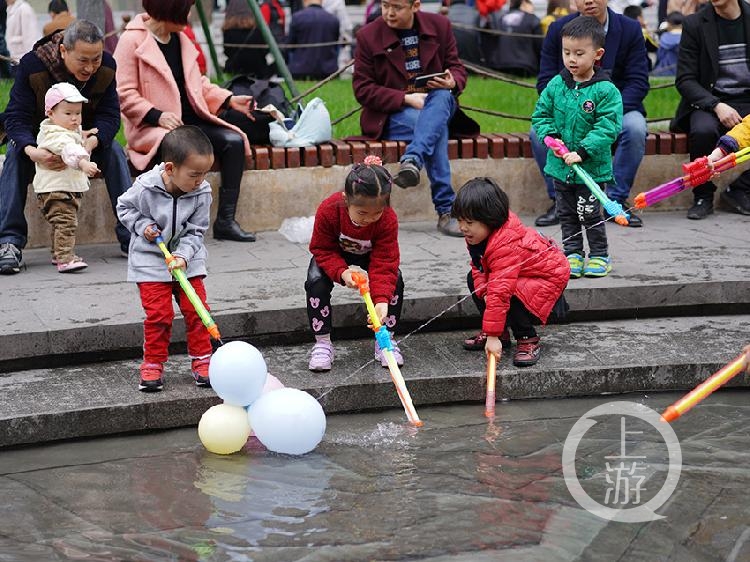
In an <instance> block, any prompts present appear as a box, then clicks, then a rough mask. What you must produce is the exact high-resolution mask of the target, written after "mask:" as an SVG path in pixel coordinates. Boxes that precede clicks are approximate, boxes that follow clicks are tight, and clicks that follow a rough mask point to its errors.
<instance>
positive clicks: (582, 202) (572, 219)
mask: <svg viewBox="0 0 750 562" xmlns="http://www.w3.org/2000/svg"><path fill="white" fill-rule="evenodd" d="M554 183H555V200H556V201H557V216H558V217H559V218H560V230H561V231H562V238H563V252H565V255H566V256H569V255H570V254H581V255H582V256H584V255H585V253H584V251H583V235H582V233H581V230H582V229H583V228H585V229H586V239H587V240H588V241H589V256H601V257H607V256H609V248H608V245H607V230H606V226H604V223H603V222H601V220H602V205H601V203H600V202H599V200H598V199H597V198H596V197H594V194H593V193H591V191H590V190H589V188H588V187H586V186H585V185H581V184H574V183H563V182H560V181H557V180H555V182H554ZM602 191H603V190H602ZM597 223H600V224H597ZM595 225H596V226H595Z"/></svg>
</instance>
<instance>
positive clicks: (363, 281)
mask: <svg viewBox="0 0 750 562" xmlns="http://www.w3.org/2000/svg"><path fill="white" fill-rule="evenodd" d="M352 281H354V282H355V283H356V284H357V286H358V287H359V294H360V295H362V299H363V300H364V301H365V306H366V307H367V313H368V314H369V315H370V323H371V324H372V329H373V331H374V332H375V340H376V341H377V342H378V345H379V346H380V349H381V350H382V351H383V354H384V355H385V358H386V360H387V361H388V370H389V371H390V372H391V379H392V380H393V384H394V385H395V386H396V392H397V393H398V397H399V399H400V400H401V405H402V406H403V407H404V410H405V411H406V417H407V418H408V419H409V422H410V423H411V424H412V425H414V426H416V427H421V426H422V425H424V424H423V422H422V421H421V420H420V419H419V415H417V410H416V409H415V408H414V404H413V403H412V401H411V396H410V395H409V390H408V389H407V388H406V382H405V381H404V377H403V375H402V374H401V369H399V368H398V364H397V363H396V358H395V357H394V356H393V341H392V340H391V334H390V332H389V331H388V328H386V327H385V326H383V325H382V324H381V323H380V318H378V314H377V312H375V304H373V302H372V297H371V296H370V285H369V283H368V280H367V275H366V274H365V273H361V272H359V271H353V272H352Z"/></svg>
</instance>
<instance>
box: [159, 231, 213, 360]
mask: <svg viewBox="0 0 750 562" xmlns="http://www.w3.org/2000/svg"><path fill="white" fill-rule="evenodd" d="M155 242H156V244H157V245H158V246H159V249H160V250H161V251H162V253H163V254H164V261H166V262H167V265H171V264H172V262H173V261H174V256H173V255H172V253H171V252H170V251H169V249H168V248H167V245H166V244H165V243H164V238H162V237H161V234H160V235H159V236H157V237H156V240H155ZM172 277H174V278H175V279H176V280H177V282H178V283H179V284H180V287H182V290H183V291H185V296H186V297H187V298H188V300H189V301H190V304H192V305H193V308H194V309H195V312H196V313H197V314H198V316H199V317H200V319H201V322H203V325H204V326H205V327H206V330H208V333H209V334H210V335H211V337H212V338H213V339H215V340H216V341H218V342H219V344H220V345H224V342H222V341H221V334H220V333H219V327H218V326H217V325H216V322H214V319H213V318H211V315H210V314H209V313H208V310H206V307H205V306H203V303H202V302H201V299H200V297H199V296H198V294H197V293H196V292H195V289H193V286H192V285H191V284H190V281H188V278H187V276H186V275H185V271H184V270H183V269H181V268H179V267H176V268H174V269H173V270H172Z"/></svg>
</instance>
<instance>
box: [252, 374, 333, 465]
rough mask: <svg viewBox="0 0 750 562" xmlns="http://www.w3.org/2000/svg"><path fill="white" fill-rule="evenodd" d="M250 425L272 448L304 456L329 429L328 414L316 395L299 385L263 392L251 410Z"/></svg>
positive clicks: (262, 441) (264, 443) (267, 446)
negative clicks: (303, 389)
mask: <svg viewBox="0 0 750 562" xmlns="http://www.w3.org/2000/svg"><path fill="white" fill-rule="evenodd" d="M248 417H249V418H250V426H251V427H252V428H253V431H254V432H255V436H256V437H257V438H258V440H259V441H260V442H261V443H263V445H265V447H266V448H267V449H268V450H269V451H273V452H275V453H286V454H287V455H304V454H305V453H309V452H310V451H312V450H313V449H314V448H315V447H317V446H318V443H320V440H321V439H323V434H325V432H326V415H325V414H324V413H323V408H322V407H321V405H320V404H319V403H318V401H317V400H315V398H313V397H312V396H310V395H309V394H308V393H307V392H302V391H301V390H297V389H296V388H280V389H278V390H273V391H271V392H269V393H267V394H264V395H263V396H261V397H260V398H258V399H257V400H256V401H255V402H253V404H252V406H250V409H249V410H248Z"/></svg>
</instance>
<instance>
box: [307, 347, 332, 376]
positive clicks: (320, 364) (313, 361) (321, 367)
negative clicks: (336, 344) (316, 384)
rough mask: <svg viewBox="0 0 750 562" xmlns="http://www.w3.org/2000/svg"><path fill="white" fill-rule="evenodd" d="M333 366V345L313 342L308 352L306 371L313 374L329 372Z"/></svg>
mask: <svg viewBox="0 0 750 562" xmlns="http://www.w3.org/2000/svg"><path fill="white" fill-rule="evenodd" d="M332 364H333V345H331V342H329V341H319V342H315V345H314V346H313V348H312V351H311V352H310V364H309V365H308V369H310V370H311V371H314V372H316V373H317V372H321V371H330V370H331V365H332Z"/></svg>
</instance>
